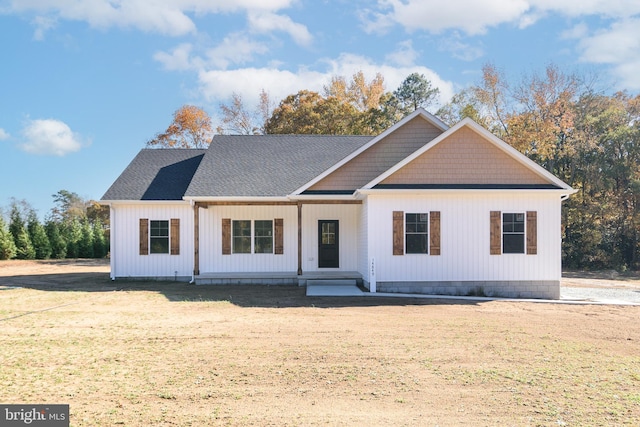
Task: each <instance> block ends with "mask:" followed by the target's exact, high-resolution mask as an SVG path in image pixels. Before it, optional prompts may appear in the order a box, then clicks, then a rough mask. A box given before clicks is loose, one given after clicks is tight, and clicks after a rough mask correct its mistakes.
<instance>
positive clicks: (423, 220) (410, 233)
mask: <svg viewBox="0 0 640 427" xmlns="http://www.w3.org/2000/svg"><path fill="white" fill-rule="evenodd" d="M405 226H406V232H405V253H408V254H426V253H427V248H428V246H427V242H428V241H429V239H428V230H429V214H426V213H407V214H405Z"/></svg>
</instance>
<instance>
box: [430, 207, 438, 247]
mask: <svg viewBox="0 0 640 427" xmlns="http://www.w3.org/2000/svg"><path fill="white" fill-rule="evenodd" d="M429 229H430V230H429V233H430V234H429V254H431V255H440V212H439V211H432V212H429Z"/></svg>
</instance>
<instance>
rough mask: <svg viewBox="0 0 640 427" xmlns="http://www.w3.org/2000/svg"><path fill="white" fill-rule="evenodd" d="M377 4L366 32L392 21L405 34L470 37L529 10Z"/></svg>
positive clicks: (516, 2)
mask: <svg viewBox="0 0 640 427" xmlns="http://www.w3.org/2000/svg"><path fill="white" fill-rule="evenodd" d="M378 4H379V6H380V7H379V9H381V10H380V12H374V13H373V18H372V19H368V22H367V21H365V28H367V29H368V30H370V31H372V30H374V29H375V28H376V26H377V25H378V24H379V25H381V26H382V27H388V26H389V25H390V23H391V22H393V23H397V24H400V25H402V26H403V27H405V29H407V30H408V31H415V30H427V31H429V32H432V33H441V32H442V31H444V30H448V29H459V30H461V31H464V32H465V33H467V34H471V35H473V34H483V33H485V32H486V30H487V28H488V27H492V26H496V25H498V24H500V23H503V22H509V21H516V20H518V18H520V17H521V16H522V15H523V14H524V13H525V12H527V10H528V9H529V4H528V3H527V1H525V0H513V1H509V2H505V1H503V0H484V1H477V0H447V1H443V2H435V1H423V0H408V1H401V0H379V1H378ZM365 19H366V17H365Z"/></svg>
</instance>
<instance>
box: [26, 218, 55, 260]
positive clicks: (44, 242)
mask: <svg viewBox="0 0 640 427" xmlns="http://www.w3.org/2000/svg"><path fill="white" fill-rule="evenodd" d="M27 230H28V231H29V237H30V238H31V243H32V244H33V248H34V250H35V257H36V259H49V257H51V244H50V243H49V237H47V232H46V231H45V229H44V226H43V225H42V224H41V223H40V221H39V220H38V216H37V215H36V213H35V211H32V212H31V213H30V214H29V224H28V226H27Z"/></svg>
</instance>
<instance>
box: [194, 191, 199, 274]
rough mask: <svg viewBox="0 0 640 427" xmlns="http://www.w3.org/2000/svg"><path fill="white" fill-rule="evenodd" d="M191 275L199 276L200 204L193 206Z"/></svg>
mask: <svg viewBox="0 0 640 427" xmlns="http://www.w3.org/2000/svg"><path fill="white" fill-rule="evenodd" d="M193 275H194V276H198V275H200V203H198V202H196V203H194V205H193Z"/></svg>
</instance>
